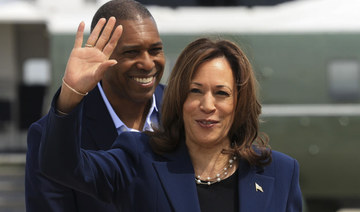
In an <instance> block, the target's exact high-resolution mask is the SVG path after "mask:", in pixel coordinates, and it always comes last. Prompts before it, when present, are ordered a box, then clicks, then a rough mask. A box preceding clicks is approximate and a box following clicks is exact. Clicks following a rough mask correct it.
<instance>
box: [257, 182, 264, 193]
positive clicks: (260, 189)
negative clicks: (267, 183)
mask: <svg viewBox="0 0 360 212" xmlns="http://www.w3.org/2000/svg"><path fill="white" fill-rule="evenodd" d="M255 191H256V192H258V191H260V192H264V191H263V188H262V187H261V186H260V185H259V184H257V183H255Z"/></svg>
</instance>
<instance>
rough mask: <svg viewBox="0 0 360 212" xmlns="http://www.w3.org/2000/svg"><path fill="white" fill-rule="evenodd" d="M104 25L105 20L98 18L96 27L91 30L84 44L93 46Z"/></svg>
mask: <svg viewBox="0 0 360 212" xmlns="http://www.w3.org/2000/svg"><path fill="white" fill-rule="evenodd" d="M105 23H106V19H105V18H100V19H99V21H98V22H97V24H96V26H95V27H94V29H93V30H92V32H91V34H90V36H89V38H88V39H87V41H86V44H88V45H91V46H95V44H96V41H97V40H98V38H99V35H100V32H101V30H102V28H103V27H104V25H105Z"/></svg>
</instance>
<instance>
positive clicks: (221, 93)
mask: <svg viewBox="0 0 360 212" xmlns="http://www.w3.org/2000/svg"><path fill="white" fill-rule="evenodd" d="M216 94H218V95H221V96H230V94H229V93H228V92H226V91H218V92H216Z"/></svg>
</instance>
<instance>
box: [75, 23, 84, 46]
mask: <svg viewBox="0 0 360 212" xmlns="http://www.w3.org/2000/svg"><path fill="white" fill-rule="evenodd" d="M84 28H85V23H84V22H83V21H82V22H81V23H80V24H79V26H78V30H77V32H76V38H75V43H74V48H81V45H82V42H83V36H84Z"/></svg>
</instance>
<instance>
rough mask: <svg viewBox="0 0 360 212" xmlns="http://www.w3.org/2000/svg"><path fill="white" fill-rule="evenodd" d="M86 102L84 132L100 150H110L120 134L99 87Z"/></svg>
mask: <svg viewBox="0 0 360 212" xmlns="http://www.w3.org/2000/svg"><path fill="white" fill-rule="evenodd" d="M85 101H86V102H84V109H83V110H84V116H83V126H84V127H83V130H86V131H87V133H88V134H89V135H90V136H91V137H92V138H93V141H94V145H96V146H97V147H98V148H99V149H102V150H105V149H109V148H110V147H111V146H112V144H113V142H114V141H115V139H116V137H117V135H118V134H117V131H116V128H115V126H114V123H113V121H112V119H111V116H110V114H109V112H108V110H107V108H106V105H105V103H104V100H103V99H102V97H101V94H100V91H99V88H98V87H97V86H96V87H95V88H94V89H93V90H92V91H91V92H90V93H89V95H88V96H87V98H86V100H85ZM94 129H96V130H94Z"/></svg>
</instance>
